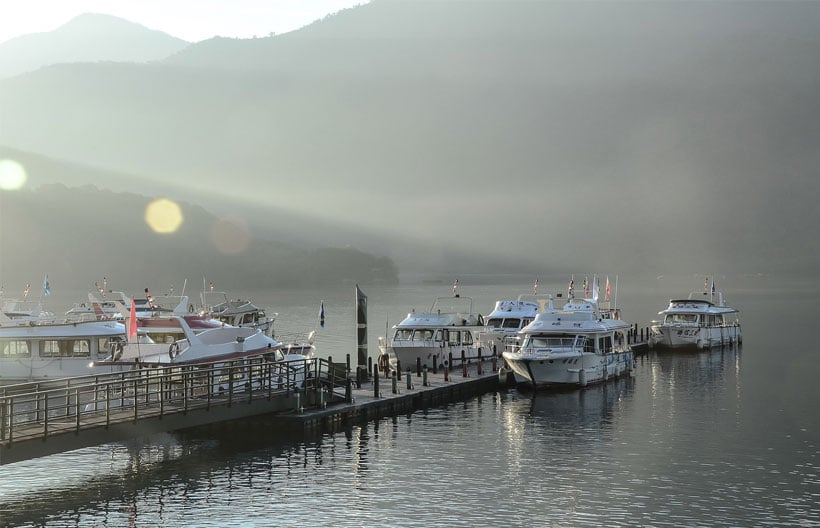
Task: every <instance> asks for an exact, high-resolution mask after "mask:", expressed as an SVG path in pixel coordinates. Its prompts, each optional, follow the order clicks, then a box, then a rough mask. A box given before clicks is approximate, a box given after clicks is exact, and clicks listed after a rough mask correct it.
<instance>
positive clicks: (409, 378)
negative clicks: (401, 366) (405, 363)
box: [406, 369, 413, 390]
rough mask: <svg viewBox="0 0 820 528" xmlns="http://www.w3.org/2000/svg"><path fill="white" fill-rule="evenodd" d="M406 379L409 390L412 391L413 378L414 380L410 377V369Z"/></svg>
mask: <svg viewBox="0 0 820 528" xmlns="http://www.w3.org/2000/svg"><path fill="white" fill-rule="evenodd" d="M406 378H407V390H410V389H412V388H413V378H412V376H410V369H407V376H406Z"/></svg>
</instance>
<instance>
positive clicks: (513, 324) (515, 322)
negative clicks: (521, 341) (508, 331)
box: [502, 319, 521, 328]
mask: <svg viewBox="0 0 820 528" xmlns="http://www.w3.org/2000/svg"><path fill="white" fill-rule="evenodd" d="M520 324H521V320H520V319H504V323H503V324H502V326H503V327H504V328H519V325H520Z"/></svg>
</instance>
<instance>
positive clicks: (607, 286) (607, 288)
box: [606, 277, 612, 301]
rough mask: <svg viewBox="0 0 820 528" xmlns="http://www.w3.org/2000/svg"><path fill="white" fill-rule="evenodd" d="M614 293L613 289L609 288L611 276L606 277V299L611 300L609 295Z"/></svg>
mask: <svg viewBox="0 0 820 528" xmlns="http://www.w3.org/2000/svg"><path fill="white" fill-rule="evenodd" d="M611 293H612V290H610V289H609V277H607V278H606V300H607V301H608V300H609V296H610V294H611Z"/></svg>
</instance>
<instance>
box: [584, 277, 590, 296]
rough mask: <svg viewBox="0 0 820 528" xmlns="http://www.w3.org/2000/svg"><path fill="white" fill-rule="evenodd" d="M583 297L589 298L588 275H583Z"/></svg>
mask: <svg viewBox="0 0 820 528" xmlns="http://www.w3.org/2000/svg"><path fill="white" fill-rule="evenodd" d="M584 298H586V299H589V277H586V276H585V277H584Z"/></svg>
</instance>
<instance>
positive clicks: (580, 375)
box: [503, 351, 634, 389]
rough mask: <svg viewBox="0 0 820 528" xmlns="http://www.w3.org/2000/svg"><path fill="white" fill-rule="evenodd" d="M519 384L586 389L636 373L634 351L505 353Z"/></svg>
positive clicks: (537, 386) (535, 386)
mask: <svg viewBox="0 0 820 528" xmlns="http://www.w3.org/2000/svg"><path fill="white" fill-rule="evenodd" d="M503 357H504V360H505V361H506V362H507V364H508V365H509V366H510V368H511V369H512V371H513V373H514V374H515V375H516V380H517V381H518V382H519V383H521V384H523V385H528V386H531V387H533V388H536V389H542V388H550V387H585V386H587V385H590V384H593V383H599V382H602V381H606V380H608V379H611V378H615V377H618V376H622V375H625V374H629V373H630V372H632V369H633V365H634V358H633V355H632V351H626V352H616V353H611V354H603V355H601V354H593V353H583V354H578V353H574V354H566V355H542V354H530V353H526V352H525V353H520V352H505V353H504V355H503Z"/></svg>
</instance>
